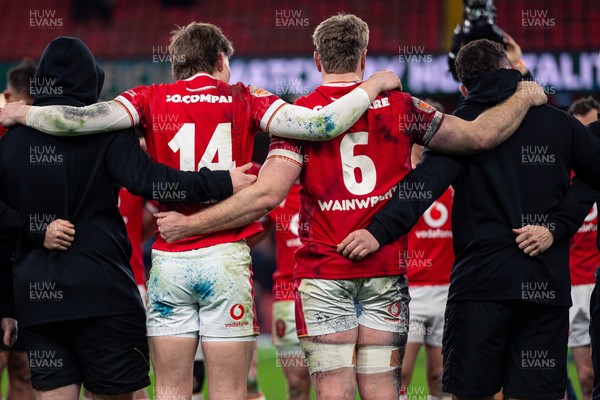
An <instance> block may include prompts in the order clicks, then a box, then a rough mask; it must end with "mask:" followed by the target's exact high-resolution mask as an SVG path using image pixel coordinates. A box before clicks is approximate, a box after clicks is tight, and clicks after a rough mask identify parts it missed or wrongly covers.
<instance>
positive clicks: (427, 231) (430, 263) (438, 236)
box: [406, 188, 454, 286]
mask: <svg viewBox="0 0 600 400" xmlns="http://www.w3.org/2000/svg"><path fill="white" fill-rule="evenodd" d="M453 198H454V190H453V189H451V188H448V189H447V190H446V191H445V192H444V193H443V194H442V195H441V196H440V198H439V199H437V200H436V201H435V202H434V203H433V204H432V205H431V207H429V208H428V209H427V211H425V213H424V214H423V215H422V216H421V218H420V219H419V222H417V224H416V225H415V226H414V227H413V229H412V230H411V231H410V233H409V234H408V253H407V257H406V276H407V277H408V283H409V285H410V286H428V285H448V284H449V283H450V272H451V271H452V264H454V249H453V247H452V199H453Z"/></svg>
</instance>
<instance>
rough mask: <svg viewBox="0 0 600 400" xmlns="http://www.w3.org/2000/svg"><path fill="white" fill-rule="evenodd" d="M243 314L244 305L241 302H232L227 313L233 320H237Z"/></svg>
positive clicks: (242, 316) (244, 312)
mask: <svg viewBox="0 0 600 400" xmlns="http://www.w3.org/2000/svg"><path fill="white" fill-rule="evenodd" d="M244 314H246V310H244V306H243V305H241V304H239V303H238V304H234V305H233V307H231V310H229V315H230V316H231V318H232V319H233V320H234V321H239V320H240V319H242V318H244Z"/></svg>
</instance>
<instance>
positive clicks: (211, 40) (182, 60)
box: [169, 22, 233, 79]
mask: <svg viewBox="0 0 600 400" xmlns="http://www.w3.org/2000/svg"><path fill="white" fill-rule="evenodd" d="M219 53H223V54H224V55H225V56H226V57H230V56H231V55H232V54H233V46H232V44H231V42H230V41H229V39H227V37H226V36H225V35H224V34H223V32H222V31H221V29H220V28H219V27H218V26H216V25H213V24H207V23H203V22H192V23H190V24H189V25H187V26H180V27H178V28H177V29H175V30H174V31H172V32H171V44H170V45H169V54H170V56H171V62H172V66H171V71H172V73H173V76H174V77H175V79H186V78H189V77H190V76H193V75H195V74H197V73H198V72H208V73H209V74H212V73H213V72H214V71H215V69H216V68H217V62H218V59H219Z"/></svg>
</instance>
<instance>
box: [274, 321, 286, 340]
mask: <svg viewBox="0 0 600 400" xmlns="http://www.w3.org/2000/svg"><path fill="white" fill-rule="evenodd" d="M275 334H276V335H277V337H280V338H282V337H284V336H285V321H284V320H282V319H278V320H277V321H275Z"/></svg>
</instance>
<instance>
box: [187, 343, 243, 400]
mask: <svg viewBox="0 0 600 400" xmlns="http://www.w3.org/2000/svg"><path fill="white" fill-rule="evenodd" d="M253 350H254V341H246V342H243V341H240V342H229V341H225V342H212V341H211V342H204V341H203V342H202V351H203V352H204V360H205V362H206V372H207V376H208V398H209V399H219V400H245V399H246V383H247V378H248V371H249V370H250V363H251V362H252V353H253ZM192 355H193V354H192ZM190 371H191V367H190ZM189 381H190V382H191V377H190V380H189Z"/></svg>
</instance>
